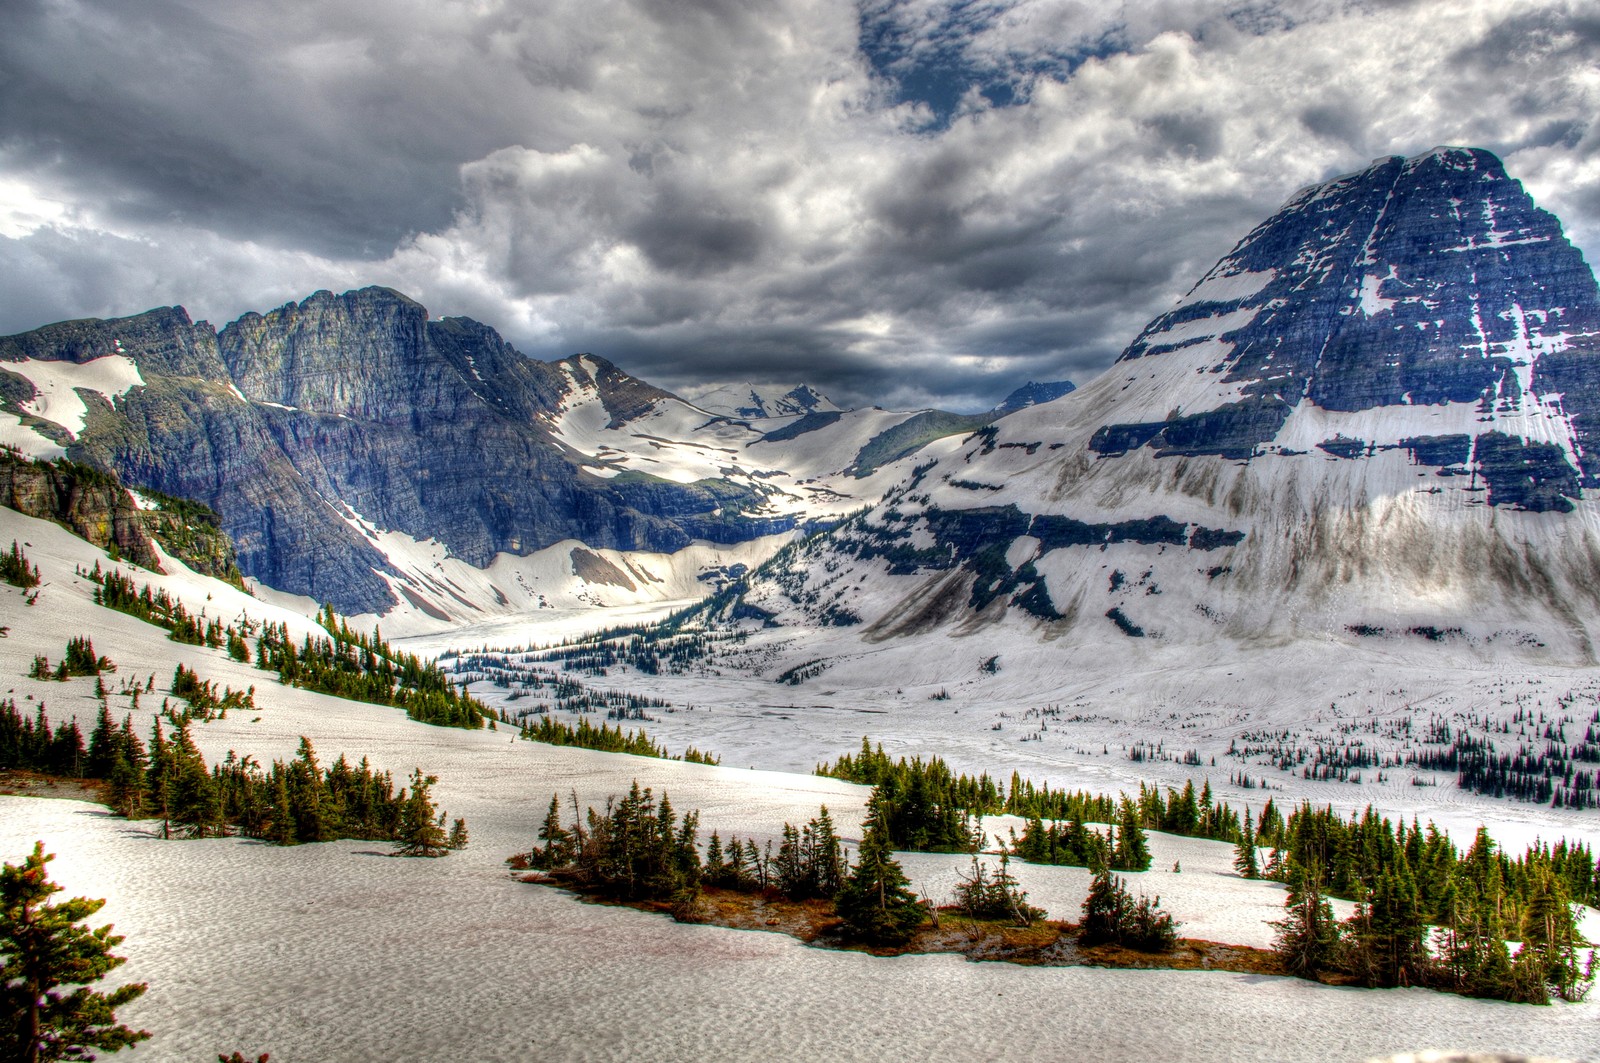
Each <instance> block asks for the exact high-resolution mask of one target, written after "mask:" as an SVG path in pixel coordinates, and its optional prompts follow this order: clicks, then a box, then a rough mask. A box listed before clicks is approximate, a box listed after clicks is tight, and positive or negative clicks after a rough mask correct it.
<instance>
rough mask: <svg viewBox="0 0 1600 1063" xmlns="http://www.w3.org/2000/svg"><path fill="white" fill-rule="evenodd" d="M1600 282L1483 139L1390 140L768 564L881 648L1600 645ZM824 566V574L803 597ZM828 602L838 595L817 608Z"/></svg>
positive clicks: (804, 614)
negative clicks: (1040, 396) (1055, 380)
mask: <svg viewBox="0 0 1600 1063" xmlns="http://www.w3.org/2000/svg"><path fill="white" fill-rule="evenodd" d="M1597 425H1600V291H1597V288H1596V284H1595V279H1594V276H1593V274H1592V273H1591V272H1590V270H1589V268H1588V266H1587V265H1586V264H1585V263H1584V261H1583V259H1582V256H1581V255H1580V254H1579V252H1578V251H1577V250H1576V249H1575V248H1574V247H1572V245H1571V244H1569V243H1568V242H1567V241H1566V239H1565V238H1564V236H1563V235H1562V232H1561V228H1560V224H1559V222H1558V221H1557V220H1556V219H1555V218H1554V217H1552V216H1551V215H1549V214H1547V213H1545V212H1543V211H1541V210H1538V209H1537V208H1535V207H1534V205H1533V204H1532V202H1531V200H1529V198H1528V196H1527V195H1526V194H1525V193H1524V192H1523V190H1522V188H1521V186H1520V185H1519V184H1518V183H1517V182H1515V181H1513V180H1511V179H1510V178H1508V177H1507V176H1506V175H1505V173H1504V171H1503V169H1502V168H1501V166H1500V163H1499V161H1498V160H1497V159H1495V158H1494V157H1493V156H1492V155H1489V154H1488V153H1486V152H1482V151H1475V150H1467V149H1439V150H1436V151H1434V152H1430V153H1428V154H1427V155H1424V156H1420V157H1417V158H1414V159H1409V160H1407V159H1401V158H1392V159H1384V160H1379V161H1378V162H1376V163H1374V164H1373V166H1372V167H1371V168H1370V169H1368V170H1365V171H1362V172H1361V173H1358V174H1353V175H1350V176H1348V177H1343V178H1339V179H1337V180H1334V181H1332V182H1329V183H1328V184H1325V185H1322V186H1318V187H1315V188H1311V189H1307V190H1305V191H1303V192H1301V193H1299V194H1298V195H1296V196H1295V197H1293V198H1292V199H1291V200H1290V201H1289V202H1288V203H1287V204H1286V205H1285V207H1284V208H1283V209H1282V210H1281V211H1280V212H1279V213H1278V214H1277V215H1275V216H1274V217H1273V218H1271V219H1269V220H1268V221H1266V222H1264V223H1263V224H1262V225H1260V226H1259V227H1257V228H1256V229H1255V231H1253V232H1252V233H1250V234H1249V235H1248V236H1247V237H1246V238H1245V239H1244V240H1243V241H1242V242H1241V243H1240V244H1239V246H1238V247H1236V248H1235V249H1234V250H1233V252H1232V253H1230V254H1229V255H1228V256H1227V257H1225V258H1224V259H1223V260H1222V261H1221V262H1219V263H1218V264H1217V266H1216V267H1215V268H1213V269H1212V270H1211V271H1210V272H1209V273H1208V274H1207V275H1206V276H1205V277H1204V278H1202V279H1201V281H1200V282H1199V283H1198V284H1197V285H1196V286H1195V287H1194V289H1193V290H1192V291H1191V292H1190V293H1189V294H1188V296H1187V297H1185V298H1184V299H1183V300H1182V301H1181V302H1180V303H1179V304H1178V306H1176V307H1175V308H1174V309H1173V310H1172V311H1170V312H1169V313H1167V314H1165V315H1163V316H1161V317H1160V318H1157V319H1156V320H1155V321H1153V322H1152V323H1151V324H1150V325H1149V326H1148V327H1147V328H1146V329H1145V330H1144V331H1143V332H1142V333H1141V334H1140V335H1139V336H1138V337H1137V338H1136V339H1135V340H1134V342H1133V343H1132V344H1131V345H1130V346H1129V347H1128V349H1127V350H1126V351H1125V352H1124V354H1123V355H1122V357H1121V359H1120V360H1119V361H1118V362H1117V363H1116V364H1115V365H1114V366H1113V367H1112V368H1111V369H1109V370H1108V371H1107V372H1106V373H1105V374H1103V375H1102V376H1100V377H1099V378H1098V379H1096V380H1094V381H1093V382H1091V383H1090V384H1088V385H1087V386H1085V387H1084V388H1082V389H1081V390H1078V391H1076V392H1073V393H1072V394H1069V395H1067V396H1066V397H1064V398H1061V399H1058V400H1056V401H1053V402H1047V403H1043V404H1040V405H1037V406H1033V407H1029V408H1027V409H1024V410H1022V411H1019V412H1017V413H1015V414H1013V415H1011V416H1009V417H1006V418H1005V419H1003V420H1001V421H999V422H997V423H996V424H995V425H993V426H992V427H991V428H989V429H986V430H984V431H983V432H981V433H979V434H978V435H977V436H975V437H974V438H972V439H969V440H968V441H966V442H965V443H964V444H962V445H961V447H960V448H959V450H958V451H957V452H955V453H952V454H950V455H948V456H946V457H944V458H943V459H941V461H940V462H939V464H938V465H937V466H935V467H933V468H931V469H927V470H923V471H921V472H920V473H919V475H918V477H917V478H916V480H915V482H914V483H911V484H908V485H907V486H905V487H902V488H900V489H897V490H896V491H894V492H892V493H891V494H890V496H889V497H887V498H886V499H885V501H884V503H883V504H882V505H880V506H879V507H877V508H876V509H875V510H874V511H873V512H872V513H871V514H870V515H869V516H868V517H867V518H866V519H865V520H863V521H861V522H859V523H857V524H856V525H854V526H853V527H851V528H849V529H846V530H844V531H842V532H841V533H839V534H837V535H835V536H833V537H830V538H829V539H828V540H826V541H825V542H819V543H817V544H815V546H814V547H813V548H812V549H811V550H808V551H806V552H803V553H802V554H801V555H800V556H799V557H798V559H797V560H796V561H795V562H794V564H792V565H790V566H788V567H787V568H785V569H784V570H782V571H780V572H776V573H774V574H773V576H772V578H770V579H766V580H763V581H759V582H758V584H757V585H756V586H755V587H754V588H753V590H752V592H751V594H749V595H748V596H747V599H746V600H747V601H748V602H750V603H751V604H754V605H757V606H759V607H761V608H764V609H767V610H768V611H771V612H774V613H776V614H778V617H779V619H780V620H788V621H790V622H795V623H801V624H806V623H815V622H816V621H817V620H818V618H819V617H820V616H821V615H822V614H823V613H824V612H828V613H830V615H831V616H832V617H834V618H837V617H838V616H840V615H844V614H849V615H854V616H856V617H859V618H860V620H861V629H862V631H863V632H864V634H865V635H866V636H867V637H868V639H869V640H870V639H883V638H891V637H894V636H897V635H909V634H915V633H918V632H922V631H926V630H929V629H931V628H936V627H940V626H941V625H943V626H947V627H948V626H949V625H955V626H956V627H957V628H963V629H967V630H970V629H971V626H972V625H973V624H981V623H983V622H986V621H992V620H994V619H996V618H997V617H998V616H999V615H1001V614H1002V613H1004V612H1006V611H1008V610H1009V611H1012V612H1014V613H1018V614H1021V615H1024V616H1026V617H1030V618H1032V619H1033V621H1034V622H1035V624H1036V630H1037V632H1038V634H1039V635H1042V636H1045V637H1047V638H1049V639H1061V638H1065V639H1068V640H1070V641H1071V642H1074V643H1085V642H1088V643H1100V644H1105V645H1107V646H1108V647H1117V648H1121V650H1122V651H1123V652H1126V651H1127V648H1128V647H1129V646H1130V645H1131V644H1133V643H1134V642H1136V641H1138V640H1144V641H1145V642H1152V641H1159V642H1165V643H1175V644H1188V645H1196V646H1201V645H1212V644H1216V643H1217V642H1218V641H1219V640H1222V641H1227V642H1232V643H1234V644H1239V645H1260V646H1271V645H1278V644H1282V643H1283V642H1284V641H1286V640H1293V639H1299V638H1311V639H1317V640H1333V641H1334V642H1336V643H1340V644H1346V645H1350V646H1355V645H1358V644H1360V645H1365V646H1368V647H1377V646H1389V647H1394V648H1401V647H1408V646H1411V647H1415V646H1423V647H1426V646H1429V645H1437V644H1439V643H1452V644H1455V645H1457V646H1459V647H1461V648H1463V649H1464V650H1467V651H1468V652H1469V654H1488V655H1491V656H1494V655H1498V654H1500V653H1502V652H1506V653H1511V654H1515V655H1518V656H1521V657H1524V658H1527V659H1531V660H1546V661H1563V662H1568V663H1573V664H1590V663H1594V661H1595V658H1596V638H1597V636H1600V525H1597V517H1600V501H1597V500H1595V499H1594V498H1591V497H1589V496H1588V494H1587V493H1586V492H1592V490H1593V489H1594V488H1595V487H1596V486H1600V479H1597V478H1596V476H1597V473H1600V429H1597V427H1596V426H1597ZM802 584H803V591H800V592H798V593H797V588H798V587H800V585H802ZM819 603H820V604H819Z"/></svg>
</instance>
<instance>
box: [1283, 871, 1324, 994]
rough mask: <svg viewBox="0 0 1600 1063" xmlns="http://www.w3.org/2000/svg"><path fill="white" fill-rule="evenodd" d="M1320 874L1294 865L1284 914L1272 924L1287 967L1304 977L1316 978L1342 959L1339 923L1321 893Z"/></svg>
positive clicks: (1284, 904)
mask: <svg viewBox="0 0 1600 1063" xmlns="http://www.w3.org/2000/svg"><path fill="white" fill-rule="evenodd" d="M1320 878H1321V876H1320V875H1318V874H1316V872H1315V871H1314V870H1313V871H1312V872H1310V873H1307V872H1306V871H1305V870H1304V869H1302V868H1300V866H1299V865H1298V864H1296V865H1294V866H1293V868H1292V871H1291V877H1290V880H1289V894H1288V896H1287V897H1286V898H1285V899H1284V902H1283V911H1284V917H1283V919H1282V920H1281V921H1278V922H1274V923H1271V924H1269V925H1271V927H1272V928H1273V930H1274V932H1275V933H1274V936H1273V943H1272V944H1273V948H1275V949H1277V951H1278V955H1279V956H1280V957H1281V958H1282V959H1283V965H1284V967H1285V968H1286V969H1287V970H1288V971H1289V973H1290V974H1293V975H1297V976H1299V977H1301V978H1316V977H1317V975H1319V974H1321V973H1322V972H1323V971H1326V970H1331V969H1332V968H1333V967H1335V966H1336V964H1337V962H1338V959H1339V924H1338V923H1337V922H1335V920H1334V918H1333V907H1332V906H1331V905H1330V904H1329V903H1328V902H1327V900H1325V899H1324V898H1323V896H1322V892H1321V888H1320V887H1319V885H1318V881H1319V879H1320Z"/></svg>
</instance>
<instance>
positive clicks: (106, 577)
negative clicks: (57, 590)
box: [80, 561, 248, 660]
mask: <svg viewBox="0 0 1600 1063" xmlns="http://www.w3.org/2000/svg"><path fill="white" fill-rule="evenodd" d="M80 574H81V575H82V576H83V577H84V578H85V579H87V580H89V581H90V582H91V583H94V584H95V585H96V586H95V591H94V600H95V602H96V603H97V604H99V605H103V606H105V607H106V608H107V609H115V610H117V612H119V613H127V614H128V615H129V616H135V617H138V618H139V619H140V620H143V621H145V622H146V623H148V624H154V625H155V626H157V627H162V628H166V629H167V632H168V634H167V637H168V638H170V639H171V640H172V641H173V642H181V643H184V644H185V645H188V646H209V647H211V648H212V649H220V648H221V647H223V646H224V645H226V646H228V647H229V652H233V650H232V647H233V646H234V644H235V640H242V638H243V635H244V634H248V632H243V633H241V632H240V631H238V630H237V629H235V628H234V627H233V626H232V625H226V626H224V625H223V623H222V621H220V620H217V619H216V618H215V617H213V618H211V619H209V620H208V619H206V618H205V617H199V616H194V615H193V614H191V613H190V612H189V610H187V609H185V608H184V607H183V603H182V602H180V601H178V600H177V599H175V598H173V597H172V595H170V594H168V593H167V592H166V591H164V590H163V591H152V590H151V589H150V585H149V584H148V583H147V584H145V585H144V586H143V587H142V588H141V587H139V586H137V585H135V583H134V582H133V577H131V576H126V575H124V574H123V573H122V572H121V571H119V570H116V569H113V570H111V571H109V572H106V571H103V570H102V569H101V568H100V562H98V561H96V562H95V563H94V568H92V569H89V570H87V571H83V570H80ZM236 656H237V655H236ZM239 659H240V660H243V659H244V658H239Z"/></svg>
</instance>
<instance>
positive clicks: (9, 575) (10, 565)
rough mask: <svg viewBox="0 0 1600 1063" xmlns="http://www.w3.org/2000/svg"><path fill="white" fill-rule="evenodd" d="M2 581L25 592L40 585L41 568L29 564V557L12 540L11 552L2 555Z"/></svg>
mask: <svg viewBox="0 0 1600 1063" xmlns="http://www.w3.org/2000/svg"><path fill="white" fill-rule="evenodd" d="M0 580H5V581H6V582H7V583H9V584H11V585H12V586H13V587H21V588H22V589H23V590H25V591H26V590H32V589H33V588H34V587H37V586H38V585H39V566H38V565H32V564H29V563H28V555H27V554H25V553H23V552H22V547H20V546H18V545H17V541H16V540H15V539H13V540H11V549H10V550H7V551H6V552H5V553H0Z"/></svg>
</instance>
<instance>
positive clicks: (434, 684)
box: [79, 561, 493, 728]
mask: <svg viewBox="0 0 1600 1063" xmlns="http://www.w3.org/2000/svg"><path fill="white" fill-rule="evenodd" d="M79 571H80V574H82V575H83V576H84V577H85V578H86V579H88V580H90V581H91V582H93V583H94V584H96V587H95V594H94V600H95V601H96V602H97V603H98V604H100V605H103V606H105V607H107V608H108V609H116V610H118V611H119V612H123V613H127V614H129V615H130V616H136V617H138V618H139V619H141V620H144V621H146V622H148V623H151V624H154V625H156V626H158V627H162V628H165V629H167V631H168V633H169V635H168V637H169V638H171V639H172V640H173V641H175V642H182V643H187V644H189V645H195V646H209V647H211V648H213V649H222V648H226V650H227V652H228V655H229V656H231V657H233V658H234V659H235V660H238V661H249V660H250V659H251V653H250V646H249V643H248V642H247V641H246V639H248V638H250V637H252V636H254V637H255V638H256V647H255V654H254V659H255V664H256V667H258V668H261V669H263V670H265V671H272V672H276V673H278V680H279V682H281V683H283V684H284V685H286V686H296V687H300V688H302V689H305V690H313V691H316V692H317V693H321V694H331V695H333V696H334V697H340V698H346V699H349V700H352V701H365V702H368V703H370V704H374V705H389V706H393V707H395V708H398V709H402V710H404V711H405V713H406V715H407V716H409V717H411V718H412V719H414V720H418V721H420V722H422V723H430V724H435V725H438V726H442V727H465V728H478V727H482V726H483V725H484V721H485V720H488V719H490V718H492V716H493V714H492V713H491V712H490V710H489V709H488V708H487V707H486V706H485V705H484V704H483V703H482V702H480V701H478V700H477V699H476V698H474V697H472V696H471V695H469V694H467V693H465V692H464V691H462V690H461V689H459V688H458V687H457V686H456V685H455V684H454V683H452V682H451V681H450V678H449V676H448V675H447V674H446V673H445V672H444V671H443V670H442V669H441V668H440V667H439V666H438V664H437V662H434V661H424V660H422V659H421V658H419V657H417V656H416V655H415V654H411V653H405V652H403V651H400V650H396V649H395V648H394V647H392V646H391V645H389V643H387V642H386V641H384V639H383V636H382V634H381V633H380V632H378V631H376V630H374V631H373V633H372V634H371V635H365V634H360V633H357V632H354V631H352V630H351V629H350V626H349V625H348V624H347V623H346V622H345V621H344V620H342V619H341V618H339V617H338V616H337V615H336V614H335V613H334V611H333V607H332V606H327V607H325V608H324V610H323V612H322V613H320V614H319V615H318V617H317V622H318V623H319V624H320V625H321V627H322V629H323V631H324V632H326V634H325V635H323V636H313V635H310V634H308V635H306V637H305V638H304V640H302V641H301V642H300V643H299V644H298V645H297V644H296V643H295V641H294V640H293V639H292V638H290V636H289V629H288V625H287V624H273V623H270V622H269V623H266V624H262V625H260V626H259V627H258V626H257V625H255V624H254V623H252V622H251V621H250V620H248V619H244V620H242V621H241V622H240V624H238V625H234V624H223V623H222V622H221V621H220V620H218V619H216V618H210V619H207V618H205V617H197V616H194V615H193V614H191V613H190V612H189V611H188V610H187V609H186V608H184V605H183V603H182V602H180V601H177V600H176V599H174V598H173V597H172V596H171V595H170V594H168V593H167V592H166V591H164V590H160V591H153V590H152V589H151V588H150V586H149V584H145V585H144V586H143V587H138V586H136V585H135V584H134V582H133V579H132V577H130V576H127V575H124V574H123V573H122V572H120V571H118V570H115V569H113V570H111V571H109V572H108V571H103V570H102V569H101V568H100V563H99V562H98V561H97V562H95V564H94V567H93V568H92V569H89V570H82V569H80V570H79Z"/></svg>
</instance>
